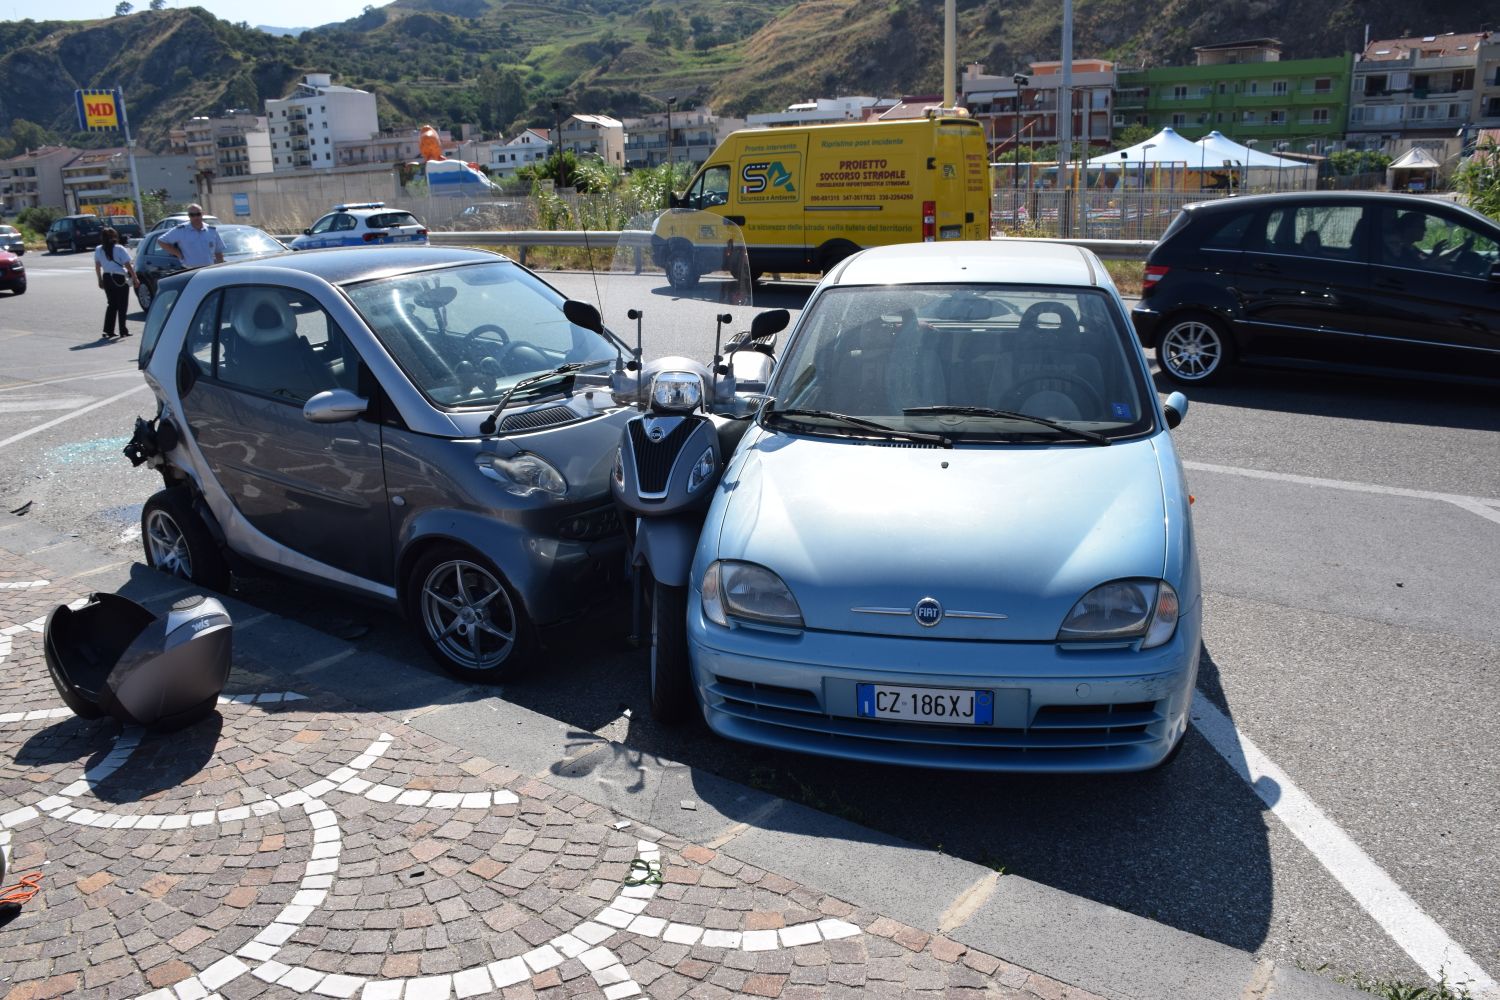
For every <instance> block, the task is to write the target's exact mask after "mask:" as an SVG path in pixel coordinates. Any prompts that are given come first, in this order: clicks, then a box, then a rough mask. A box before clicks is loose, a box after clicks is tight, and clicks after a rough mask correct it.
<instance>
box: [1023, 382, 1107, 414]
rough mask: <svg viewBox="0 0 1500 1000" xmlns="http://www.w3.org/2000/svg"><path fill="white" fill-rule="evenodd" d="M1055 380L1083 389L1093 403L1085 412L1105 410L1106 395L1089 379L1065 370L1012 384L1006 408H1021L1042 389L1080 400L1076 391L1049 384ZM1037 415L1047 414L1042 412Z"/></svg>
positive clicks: (1101, 411)
mask: <svg viewBox="0 0 1500 1000" xmlns="http://www.w3.org/2000/svg"><path fill="white" fill-rule="evenodd" d="M1055 382H1063V383H1066V384H1067V385H1068V387H1069V389H1075V388H1076V389H1080V390H1082V393H1083V395H1085V396H1087V397H1088V401H1089V402H1090V403H1091V404H1093V405H1092V407H1091V409H1089V410H1086V411H1085V412H1093V413H1103V412H1104V397H1102V396H1100V395H1099V390H1098V389H1095V388H1094V387H1093V386H1092V385H1090V384H1089V383H1088V382H1087V381H1085V380H1084V379H1081V378H1079V377H1078V376H1077V375H1068V374H1066V373H1064V372H1054V373H1051V374H1047V375H1033V376H1032V377H1031V378H1028V379H1023V380H1022V381H1020V382H1017V383H1016V384H1015V385H1013V386H1011V389H1010V392H1009V394H1008V395H1007V396H1006V409H1011V410H1020V408H1021V404H1022V403H1024V402H1025V401H1026V399H1027V398H1028V397H1029V396H1031V394H1032V393H1034V392H1036V391H1038V390H1041V389H1052V390H1054V391H1058V392H1062V393H1063V394H1064V395H1066V396H1072V397H1073V401H1074V402H1075V403H1076V402H1078V397H1077V396H1076V395H1075V394H1074V393H1072V392H1069V391H1067V390H1059V389H1056V387H1055V386H1053V385H1049V384H1048V383H1055ZM1033 387H1034V388H1033ZM1081 409H1082V408H1081ZM1022 412H1024V411H1022ZM1035 415H1036V416H1046V414H1041V413H1039V414H1035Z"/></svg>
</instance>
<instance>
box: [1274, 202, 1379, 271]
mask: <svg viewBox="0 0 1500 1000" xmlns="http://www.w3.org/2000/svg"><path fill="white" fill-rule="evenodd" d="M1363 217H1364V208H1363V207H1362V206H1360V205H1299V206H1297V207H1295V208H1278V209H1273V210H1272V211H1271V212H1269V213H1268V214H1267V215H1266V230H1265V249H1266V252H1267V253H1280V254H1291V255H1294V256H1298V257H1317V258H1320V259H1323V260H1347V261H1357V260H1360V259H1361V257H1362V255H1363V251H1362V249H1361V248H1360V246H1359V239H1360V235H1361V233H1362V232H1363V230H1362V229H1361V228H1360V220H1361V219H1362V218H1363Z"/></svg>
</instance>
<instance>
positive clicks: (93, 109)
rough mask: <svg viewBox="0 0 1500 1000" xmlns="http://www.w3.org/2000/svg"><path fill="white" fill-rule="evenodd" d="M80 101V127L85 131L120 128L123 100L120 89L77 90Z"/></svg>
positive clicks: (105, 130) (109, 130)
mask: <svg viewBox="0 0 1500 1000" xmlns="http://www.w3.org/2000/svg"><path fill="white" fill-rule="evenodd" d="M73 94H74V97H75V98H76V100H77V101H78V127H79V129H81V130H82V131H84V132H117V131H119V130H120V128H121V125H120V120H121V109H120V105H121V101H120V92H119V91H118V90H75V91H73Z"/></svg>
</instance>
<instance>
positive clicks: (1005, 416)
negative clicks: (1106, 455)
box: [901, 406, 1111, 444]
mask: <svg viewBox="0 0 1500 1000" xmlns="http://www.w3.org/2000/svg"><path fill="white" fill-rule="evenodd" d="M901 412H902V413H904V414H906V415H907V416H909V417H911V416H927V415H934V416H935V415H938V414H943V413H951V414H953V415H954V416H959V417H998V418H1000V419H1002V420H1024V421H1026V422H1027V423H1032V424H1040V425H1041V426H1043V427H1050V428H1052V429H1053V430H1055V431H1061V432H1062V433H1064V434H1076V435H1077V436H1078V437H1081V438H1083V439H1084V440H1085V441H1092V442H1094V443H1095V444H1110V443H1111V441H1110V439H1109V438H1107V437H1105V436H1104V435H1103V434H1098V433H1096V432H1094V431H1086V430H1083V429H1081V428H1078V427H1069V426H1068V425H1067V424H1064V423H1059V422H1058V421H1056V420H1048V419H1047V418H1046V417H1034V416H1032V415H1031V414H1029V413H1020V412H1017V411H1016V410H996V409H994V408H992V407H988V406H908V407H907V408H906V409H904V410H902V411H901Z"/></svg>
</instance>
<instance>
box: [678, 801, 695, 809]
mask: <svg viewBox="0 0 1500 1000" xmlns="http://www.w3.org/2000/svg"><path fill="white" fill-rule="evenodd" d="M682 808H684V809H697V808H698V803H696V802H694V801H693V800H692V799H683V800H682Z"/></svg>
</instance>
